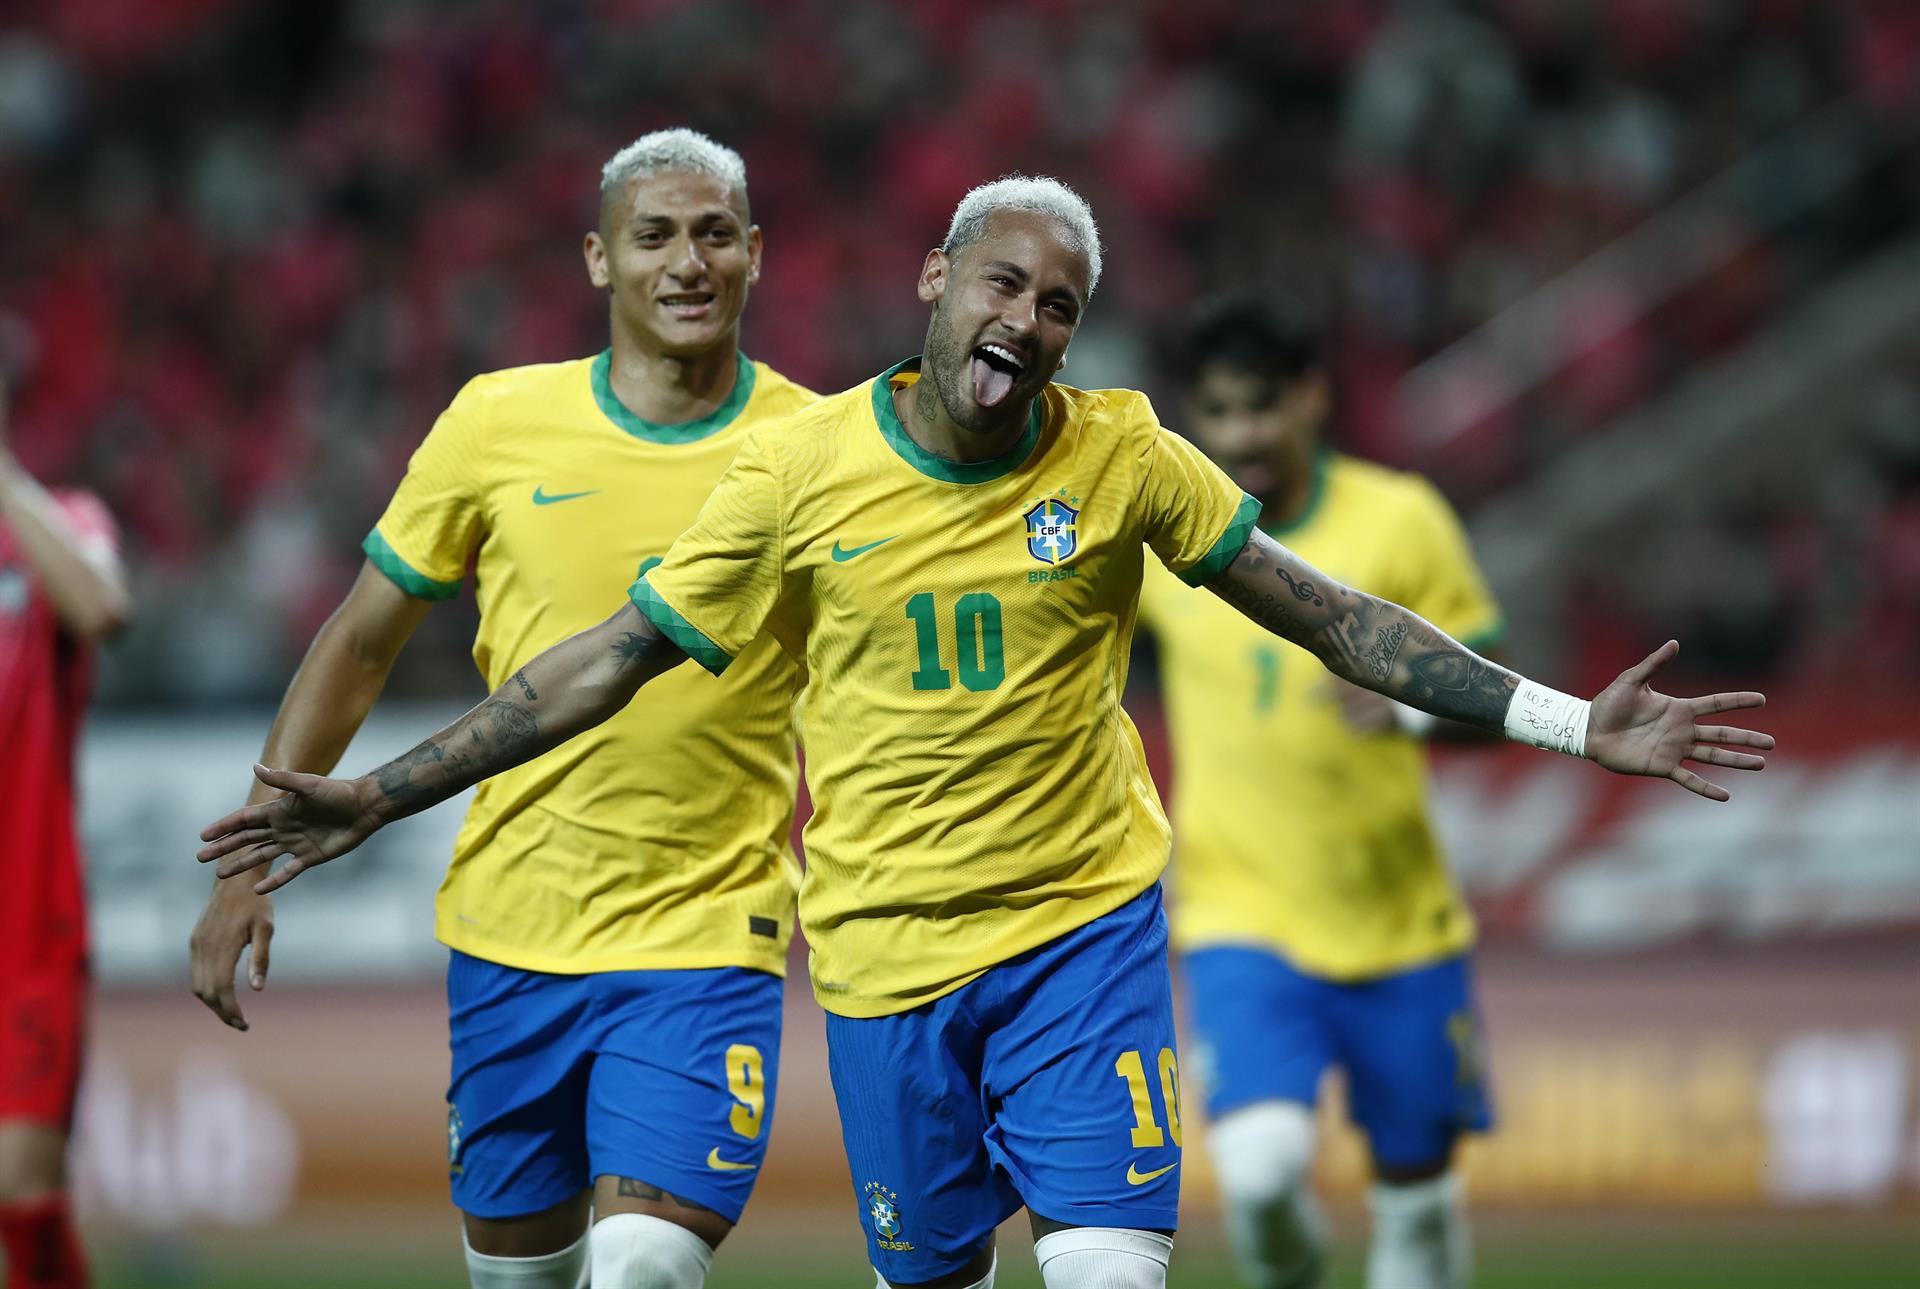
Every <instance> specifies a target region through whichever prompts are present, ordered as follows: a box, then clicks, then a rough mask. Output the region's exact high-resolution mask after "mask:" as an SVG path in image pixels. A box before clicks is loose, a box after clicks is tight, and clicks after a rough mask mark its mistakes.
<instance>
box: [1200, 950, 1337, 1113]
mask: <svg viewBox="0 0 1920 1289" xmlns="http://www.w3.org/2000/svg"><path fill="white" fill-rule="evenodd" d="M1180 966H1181V975H1182V977H1183V979H1184V982H1185V985H1186V994H1187V999H1188V1013H1187V1014H1188V1016H1189V1017H1191V1019H1192V1021H1193V1038H1194V1042H1193V1045H1192V1046H1193V1049H1194V1052H1193V1066H1194V1073H1195V1074H1197V1075H1198V1076H1199V1080H1198V1081H1199V1085H1200V1087H1201V1088H1202V1089H1204V1091H1205V1094H1206V1098H1207V1114H1208V1115H1209V1116H1210V1117H1212V1118H1215V1119H1218V1118H1219V1117H1220V1116H1222V1115H1224V1114H1227V1113H1229V1112H1230V1111H1233V1110H1237V1109H1239V1108H1240V1107H1241V1106H1246V1105H1252V1104H1254V1103H1255V1102H1257V1101H1298V1102H1300V1103H1301V1104H1303V1105H1309V1106H1311V1105H1314V1104H1317V1103H1318V1101H1319V1096H1320V1080H1321V1078H1322V1077H1323V1076H1324V1075H1325V1074H1326V1070H1327V1066H1328V1065H1330V1064H1332V1062H1333V1051H1334V1035H1333V1032H1332V1030H1331V1029H1330V1028H1329V1027H1328V1024H1327V1018H1326V1014H1325V1012H1324V1010H1323V1009H1322V1008H1321V1006H1320V1001H1321V999H1320V992H1321V990H1322V989H1323V988H1324V987H1323V986H1321V985H1320V984H1319V982H1317V981H1313V980H1311V979H1309V978H1307V977H1305V976H1303V975H1301V974H1300V973H1299V972H1298V971H1295V970H1294V969H1293V967H1291V966H1290V965H1288V963H1287V962H1286V961H1285V960H1284V959H1283V958H1281V957H1280V956H1279V955H1278V954H1275V953H1271V952H1268V951H1267V950H1265V949H1256V948H1251V947H1246V946H1241V945H1230V946H1220V947H1218V948H1211V949H1197V950H1195V951H1194V952H1192V953H1189V954H1186V955H1185V956H1184V957H1183V958H1182V959H1181V962H1180Z"/></svg>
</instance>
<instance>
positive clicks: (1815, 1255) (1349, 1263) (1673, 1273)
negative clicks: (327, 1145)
mask: <svg viewBox="0 0 1920 1289" xmlns="http://www.w3.org/2000/svg"><path fill="white" fill-rule="evenodd" d="M1342 1227H1343V1231H1342V1234H1343V1236H1344V1237H1345V1238H1344V1239H1343V1240H1342V1242H1341V1247H1340V1251H1339V1260H1338V1262H1337V1264H1336V1268H1335V1274H1334V1277H1333V1280H1332V1282H1331V1286H1330V1289H1361V1286H1362V1274H1361V1264H1362V1259H1363V1257H1364V1249H1363V1248H1362V1247H1361V1245H1360V1243H1359V1241H1360V1232H1359V1230H1358V1223H1357V1220H1354V1219H1351V1218H1350V1219H1349V1220H1347V1221H1345V1222H1343V1223H1342ZM747 1234H748V1232H747V1231H745V1230H743V1231H742V1232H741V1236H740V1238H741V1247H740V1248H739V1249H738V1250H735V1249H733V1248H731V1247H730V1248H728V1249H727V1250H726V1251H725V1252H724V1253H723V1254H722V1255H721V1257H720V1258H719V1260H718V1261H717V1262H716V1264H715V1266H714V1272H713V1276H712V1278H711V1279H710V1280H709V1281H708V1282H707V1283H708V1285H709V1286H710V1289H870V1286H871V1285H872V1283H873V1279H872V1273H871V1272H870V1271H868V1270H867V1269H866V1267H865V1265H864V1262H863V1261H862V1260H861V1258H860V1257H859V1255H858V1253H857V1251H852V1256H849V1253H850V1250H849V1249H847V1248H845V1247H836V1246H835V1245H834V1244H832V1243H822V1242H821V1238H820V1235H819V1233H818V1231H817V1230H816V1231H813V1232H809V1233H806V1234H799V1233H789V1234H788V1236H787V1237H786V1239H785V1240H784V1243H785V1245H786V1247H785V1248H784V1249H783V1248H782V1247H781V1245H782V1243H783V1241H782V1239H780V1238H778V1237H769V1235H768V1233H767V1232H766V1231H765V1230H764V1228H763V1229H762V1231H761V1233H760V1234H761V1237H762V1238H760V1239H757V1240H753V1241H751V1242H749V1241H748V1240H747V1239H746V1238H745V1237H746V1236H747ZM442 1235H444V1236H445V1237H448V1238H444V1239H443V1238H435V1239H431V1240H429V1239H426V1238H423V1237H401V1238H396V1237H391V1236H389V1237H386V1238H383V1239H381V1240H379V1241H377V1242H374V1243H375V1244H376V1245H377V1247H378V1248H379V1249H380V1252H379V1254H378V1255H377V1256H372V1255H370V1253H369V1249H368V1242H367V1241H365V1240H356V1239H355V1238H354V1237H353V1236H352V1235H350V1234H348V1233H346V1232H340V1233H338V1234H337V1237H336V1238H334V1239H328V1240H325V1241H317V1240H316V1239H315V1238H314V1233H312V1232H306V1233H303V1234H302V1235H301V1236H300V1237H298V1239H297V1240H296V1239H291V1238H290V1239H289V1241H288V1244H287V1245H286V1246H285V1248H284V1250H283V1251H282V1252H279V1253H277V1254H276V1253H275V1252H274V1251H273V1249H272V1247H271V1246H270V1245H268V1244H266V1243H265V1242H264V1241H263V1240H262V1239H261V1237H260V1236H259V1235H257V1234H249V1235H247V1236H245V1237H233V1238H232V1240H231V1241H227V1240H223V1238H222V1237H221V1236H219V1235H214V1234H207V1235H202V1236H200V1237H198V1238H195V1239H194V1240H193V1241H192V1243H191V1244H167V1245H153V1246H148V1247H145V1248H135V1247H130V1246H127V1245H118V1244H105V1243H103V1245H102V1247H100V1248H99V1249H98V1251H97V1265H98V1268H99V1272H100V1276H99V1280H98V1285H99V1289H176V1287H177V1289H188V1287H189V1286H191V1287H192V1289H336V1287H338V1286H345V1285H351V1286H354V1287H355V1289H459V1287H460V1286H464V1285H465V1284H466V1276H465V1268H464V1267H463V1266H462V1265H461V1264H460V1262H459V1259H458V1254H457V1244H455V1245H454V1247H453V1248H449V1247H448V1245H449V1244H450V1243H452V1242H453V1241H455V1240H457V1238H458V1237H457V1236H454V1235H453V1234H452V1232H451V1230H449V1231H448V1232H445V1233H442ZM1479 1235H1480V1240H1479V1245H1480V1250H1479V1252H1480V1256H1479V1260H1478V1261H1479V1273H1478V1275H1477V1276H1476V1277H1475V1280H1474V1284H1475V1289H1718V1287H1719V1286H1726V1287H1727V1289H1808V1287H1809V1286H1816V1285H1818V1286H1828V1285H1831V1286H1845V1289H1915V1286H1920V1223H1914V1222H1913V1221H1912V1215H1911V1214H1910V1213H1908V1214H1903V1215H1885V1216H1880V1217H1874V1218H1860V1217H1856V1216H1850V1215H1826V1214H1805V1213H1786V1214H1777V1215H1766V1214H1754V1215H1743V1216H1736V1217H1727V1216H1720V1215H1715V1216H1708V1217H1702V1218H1697V1219H1689V1218H1680V1217H1673V1216H1652V1215H1605V1216H1594V1217H1587V1218H1577V1217H1567V1216H1559V1215H1555V1216H1541V1217H1528V1216H1514V1215H1497V1216H1494V1217H1489V1218H1487V1219H1485V1220H1483V1221H1482V1223H1481V1224H1480V1230H1479ZM1211 1237H1212V1233H1211V1232H1210V1231H1209V1232H1202V1231H1200V1230H1197V1229H1196V1230H1194V1231H1191V1232H1189V1233H1188V1235H1187V1237H1186V1239H1185V1241H1184V1243H1183V1245H1182V1247H1181V1249H1180V1251H1179V1252H1177V1253H1176V1254H1175V1257H1174V1265H1173V1274H1172V1277H1171V1279H1170V1281H1169V1289H1231V1286H1233V1285H1234V1280H1233V1277H1232V1276H1231V1274H1230V1273H1229V1270H1228V1268H1227V1265H1226V1263H1225V1261H1224V1259H1223V1258H1222V1257H1221V1255H1220V1253H1219V1250H1218V1245H1217V1243H1216V1241H1215V1240H1214V1239H1213V1238H1211ZM998 1283H999V1285H1000V1286H1002V1289H1041V1285H1040V1277H1039V1274H1038V1273H1037V1272H1036V1271H1035V1270H1034V1267H1033V1262H1032V1259H1031V1255H1030V1254H1029V1252H1028V1250H1027V1249H1026V1247H1024V1245H1023V1244H1020V1243H1012V1242H1010V1244H1009V1247H1005V1248H1004V1249H1003V1254H1002V1261H1001V1266H1000V1275H999V1277H998Z"/></svg>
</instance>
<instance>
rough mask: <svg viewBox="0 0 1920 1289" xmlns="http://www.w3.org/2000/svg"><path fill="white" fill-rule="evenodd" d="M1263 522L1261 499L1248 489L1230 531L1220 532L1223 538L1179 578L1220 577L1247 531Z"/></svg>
mask: <svg viewBox="0 0 1920 1289" xmlns="http://www.w3.org/2000/svg"><path fill="white" fill-rule="evenodd" d="M1259 522H1260V503H1259V502H1257V501H1255V500H1254V499H1253V498H1252V497H1249V496H1248V495H1247V494H1246V493H1244V492H1243V493H1241V494H1240V507H1239V509H1237V510H1235V511H1234V512H1233V519H1232V521H1231V522H1229V523H1228V524H1227V531H1226V532H1224V533H1221V534H1220V540H1219V541H1217V542H1215V543H1214V544H1213V549H1212V550H1210V551H1208V552H1207V553H1206V554H1205V555H1202V556H1201V557H1200V558H1199V560H1197V561H1196V562H1195V563H1193V564H1192V565H1190V566H1189V567H1187V568H1185V569H1183V570H1181V572H1180V574H1179V578H1180V580H1181V581H1182V582H1185V583H1186V584H1187V585H1188V586H1205V585H1206V584H1207V583H1208V582H1211V581H1212V580H1213V579H1214V578H1216V577H1218V576H1219V575H1220V573H1221V571H1222V570H1223V569H1225V568H1226V566H1227V565H1229V564H1231V563H1233V561H1234V558H1235V557H1236V556H1238V555H1239V554H1240V551H1241V548H1243V547H1244V546H1245V545H1246V544H1247V534H1248V533H1250V532H1252V531H1253V526H1254V525H1255V524H1257V523H1259Z"/></svg>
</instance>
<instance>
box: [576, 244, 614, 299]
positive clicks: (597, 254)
mask: <svg viewBox="0 0 1920 1289" xmlns="http://www.w3.org/2000/svg"><path fill="white" fill-rule="evenodd" d="M580 253H581V254H582V255H584V256H585V257H586V261H587V281H589V282H591V283H593V284H594V285H595V286H596V287H598V288H600V289H601V290H602V291H604V290H606V289H607V288H608V287H610V286H612V285H613V274H612V273H611V272H610V271H609V270H608V268H607V244H606V243H605V242H604V241H602V240H601V239H600V234H599V233H597V232H593V233H588V234H587V239H586V241H585V242H584V243H583V244H582V245H581V247H580Z"/></svg>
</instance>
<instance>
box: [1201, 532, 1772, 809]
mask: <svg viewBox="0 0 1920 1289" xmlns="http://www.w3.org/2000/svg"><path fill="white" fill-rule="evenodd" d="M1207 588H1208V589H1209V590H1211V591H1213V592H1214V593H1215V594H1216V595H1218V596H1220V597H1221V598H1222V599H1224V600H1225V601H1226V602H1227V603H1229V604H1231V605H1233V607H1234V608H1236V609H1238V610H1240V612H1242V613H1244V614H1246V615H1247V616H1248V617H1249V618H1251V619H1253V620H1254V621H1255V622H1257V623H1259V624H1260V625H1261V626H1263V627H1265V628H1266V629H1267V630H1269V631H1271V632H1273V633H1274V634H1275V635H1277V636H1280V637H1282V638H1283V639H1286V640H1291V641H1292V642H1293V643H1294V644H1297V645H1299V646H1300V647H1301V648H1303V649H1306V650H1308V651H1309V652H1311V653H1313V654H1314V655H1315V656H1317V657H1318V658H1319V659H1320V661H1322V662H1323V663H1325V664H1326V665H1327V669H1328V670H1329V671H1331V672H1333V673H1334V674H1335V675H1337V676H1340V677H1342V678H1343V679H1345V680H1350V681H1352V682H1353V683H1354V684H1356V685H1359V686H1361V687H1363V688H1366V689H1371V690H1373V691H1374V692H1376V693H1380V694H1385V695H1386V696H1387V697H1389V698H1396V699H1398V700H1400V701H1401V702H1403V703H1407V704H1409V705H1410V706H1413V707H1418V708H1420V709H1421V710H1422V711H1427V712H1432V713H1433V714H1434V715H1435V716H1440V717H1444V718H1446V719H1448V720H1453V721H1459V722H1460V723H1461V724H1463V725H1471V726H1474V727H1475V728H1478V729H1483V730H1487V731H1490V732H1493V733H1497V734H1503V735H1504V734H1505V732H1506V729H1507V708H1508V707H1509V706H1510V705H1511V704H1512V702H1513V697H1514V693H1515V691H1516V690H1517V689H1518V688H1519V687H1520V685H1521V683H1522V678H1521V677H1520V676H1519V675H1518V674H1516V673H1514V672H1511V671H1509V670H1507V669H1506V668H1505V667H1501V666H1498V665H1497V664H1495V663H1492V662H1489V661H1488V660H1487V659H1485V658H1483V657H1481V656H1480V655H1479V654H1477V653H1475V652H1473V650H1471V649H1469V648H1467V647H1466V646H1465V645H1463V644H1461V643H1460V642H1459V641H1457V640H1455V639H1453V638H1452V637H1451V636H1449V635H1447V634H1446V633H1445V632H1444V631H1441V630H1440V629H1439V628H1438V627H1436V626H1434V625H1433V624H1432V623H1430V622H1428V621H1427V620H1426V619H1425V618H1422V617H1420V616H1419V615H1418V614H1416V613H1413V612H1412V611H1410V610H1408V609H1404V608H1402V607H1401V606H1400V605H1398V604H1394V603H1391V602H1389V601H1387V600H1382V599H1380V598H1378V597H1377V596H1372V595H1368V594H1366V593H1365V592H1364V591H1356V590H1354V589H1352V588H1351V587H1347V586H1342V585H1341V584H1340V583H1339V582H1336V581H1334V580H1333V579H1332V578H1330V577H1328V576H1326V575H1325V574H1324V573H1321V572H1320V571H1319V570H1317V569H1315V568H1314V567H1313V566H1312V565H1310V564H1308V563H1306V562H1305V561H1304V560H1302V559H1300V558H1299V557H1298V556H1297V555H1295V554H1294V553H1293V552H1292V551H1290V550H1288V549H1287V548H1286V547H1284V546H1282V545H1280V543H1278V542H1276V541H1274V540H1273V539H1272V538H1271V537H1268V536H1267V535H1266V534H1265V533H1262V532H1260V531H1259V530H1258V529H1256V530H1254V533H1253V535H1252V536H1251V537H1250V538H1248V539H1247V544H1246V546H1244V547H1243V548H1242V549H1241V551H1240V554H1239V555H1237V556H1236V557H1235V558H1234V561H1233V563H1231V564H1229V565H1228V566H1227V567H1226V568H1225V569H1223V570H1222V571H1221V573H1220V575H1219V576H1218V577H1216V578H1214V579H1213V580H1212V581H1211V582H1209V583H1207ZM1679 651H1680V646H1679V645H1678V644H1676V643H1674V642H1673V641H1671V640H1669V641H1668V642H1667V643H1666V644H1664V645H1662V646H1661V647H1660V648H1658V649H1656V650H1654V652H1653V653H1652V654H1651V655H1649V656H1648V657H1647V658H1646V659H1645V660H1644V661H1642V662H1641V663H1639V664H1638V665H1637V666H1634V667H1630V668H1628V669H1627V670H1626V671H1624V672H1622V673H1620V676H1619V678H1618V679H1617V680H1615V681H1614V682H1613V683H1612V684H1611V685H1609V686H1607V688H1606V689H1605V690H1603V691H1601V693H1600V695H1599V697H1597V698H1595V699H1594V700H1593V703H1592V707H1591V715H1590V719H1589V724H1588V725H1587V732H1586V740H1585V748H1584V755H1586V756H1587V757H1589V758H1591V759H1592V760H1594V761H1597V762H1599V763H1600V764H1601V765H1603V766H1605V767H1606V768H1607V769H1609V770H1613V771H1615V772H1617V773H1620V774H1643V775H1652V776H1656V777H1659V778H1667V779H1672V780H1673V781H1674V782H1675V783H1678V784H1679V785H1680V786H1681V787H1683V788H1686V789H1687V790H1688V791H1690V792H1697V793H1699V794H1700V795H1701V796H1703V797H1708V798H1711V799H1713V800H1716V801H1724V800H1726V799H1727V797H1728V793H1727V791H1726V790H1725V789H1724V788H1721V787H1719V786H1718V785H1717V784H1712V783H1709V782H1707V781H1706V780H1705V779H1702V778H1701V777H1700V776H1699V775H1697V774H1695V773H1694V772H1693V771H1692V770H1689V769H1687V768H1686V765H1685V764H1684V763H1685V762H1688V761H1695V762H1700V763H1702V764H1708V765H1720V766H1727V767H1729V768H1732V769H1736V770H1759V769H1763V768H1765V766H1766V761H1765V759H1764V758H1762V757H1760V756H1757V755H1753V754H1750V753H1746V752H1736V751H1731V750H1729V749H1730V748H1742V747H1752V748H1759V749H1761V750H1762V751H1765V750H1767V749H1770V748H1771V747H1772V746H1773V738H1772V737H1771V736H1770V735H1767V734H1762V733H1759V732H1757V731H1754V730H1746V729H1739V728H1736V727H1733V726H1727V725H1702V724H1697V723H1696V721H1697V719H1698V718H1700V717H1704V716H1710V715H1713V714H1715V713H1718V712H1725V711H1732V710H1735V709H1738V708H1747V707H1759V706H1761V705H1762V704H1763V703H1765V702H1766V698H1765V697H1764V696H1763V695H1761V694H1757V693H1752V692H1739V693H1725V694H1707V695H1703V696H1702V697H1699V698H1674V697H1671V696H1669V695H1667V694H1662V693H1658V692H1657V691H1655V690H1654V689H1653V688H1652V687H1651V685H1650V684H1649V682H1650V681H1651V680H1652V679H1653V676H1654V674H1655V673H1657V672H1658V671H1659V670H1660V668H1661V667H1664V666H1665V665H1666V664H1667V663H1668V662H1671V661H1672V660H1673V658H1674V656H1675V655H1676V654H1678V653H1679ZM1535 692H1539V691H1537V690H1536V691H1535ZM1562 697H1564V696H1562ZM1568 701H1570V702H1571V701H1572V700H1568ZM1716 744H1720V745H1724V746H1714V745H1716Z"/></svg>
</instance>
